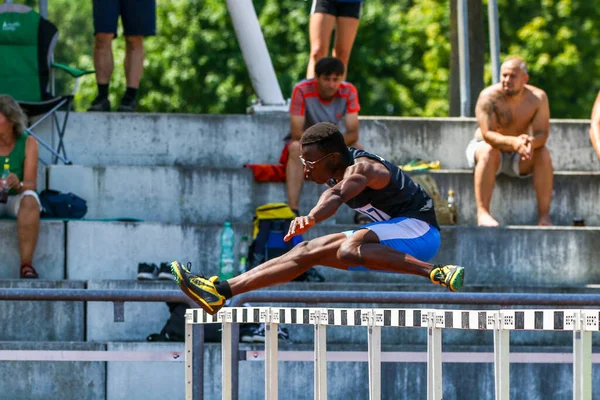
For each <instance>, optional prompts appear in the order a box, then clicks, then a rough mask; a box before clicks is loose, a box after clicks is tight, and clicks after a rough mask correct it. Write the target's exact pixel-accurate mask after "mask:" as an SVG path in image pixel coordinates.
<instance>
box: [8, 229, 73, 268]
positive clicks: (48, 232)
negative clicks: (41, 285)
mask: <svg viewBox="0 0 600 400" xmlns="http://www.w3.org/2000/svg"><path fill="white" fill-rule="evenodd" d="M0 237H2V244H1V245H0V279H18V278H19V276H20V275H19V274H20V272H19V266H20V265H21V261H20V255H19V241H18V239H17V221H16V220H14V219H12V220H9V219H0ZM65 249H66V244H65V224H64V222H62V221H55V220H42V221H41V223H40V233H39V236H38V242H37V247H36V250H35V253H34V256H33V265H34V266H35V269H36V270H37V272H38V274H40V277H41V278H42V279H64V277H65V270H64V266H65Z"/></svg>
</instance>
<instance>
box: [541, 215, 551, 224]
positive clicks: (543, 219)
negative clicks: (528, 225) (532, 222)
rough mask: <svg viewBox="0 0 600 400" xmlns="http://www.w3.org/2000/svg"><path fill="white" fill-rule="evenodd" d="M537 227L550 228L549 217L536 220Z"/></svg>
mask: <svg viewBox="0 0 600 400" xmlns="http://www.w3.org/2000/svg"><path fill="white" fill-rule="evenodd" d="M538 226H552V221H550V216H549V215H545V216H543V217H539V218H538Z"/></svg>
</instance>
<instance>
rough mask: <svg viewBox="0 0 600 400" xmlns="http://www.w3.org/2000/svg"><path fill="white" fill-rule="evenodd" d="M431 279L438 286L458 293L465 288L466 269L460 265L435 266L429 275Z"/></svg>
mask: <svg viewBox="0 0 600 400" xmlns="http://www.w3.org/2000/svg"><path fill="white" fill-rule="evenodd" d="M429 279H431V282H433V283H435V284H436V285H442V286H444V287H447V288H448V289H450V290H451V291H452V292H458V291H460V290H461V289H462V287H463V281H464V279H465V269H464V268H463V267H459V266H458V265H435V266H434V267H433V269H432V270H431V272H430V273H429Z"/></svg>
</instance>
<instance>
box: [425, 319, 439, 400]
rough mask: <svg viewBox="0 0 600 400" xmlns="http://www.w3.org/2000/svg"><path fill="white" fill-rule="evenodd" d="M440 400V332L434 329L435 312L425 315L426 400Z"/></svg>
mask: <svg viewBox="0 0 600 400" xmlns="http://www.w3.org/2000/svg"><path fill="white" fill-rule="evenodd" d="M441 399H442V330H441V329H439V328H436V327H435V312H433V311H430V312H428V313H427V400H441Z"/></svg>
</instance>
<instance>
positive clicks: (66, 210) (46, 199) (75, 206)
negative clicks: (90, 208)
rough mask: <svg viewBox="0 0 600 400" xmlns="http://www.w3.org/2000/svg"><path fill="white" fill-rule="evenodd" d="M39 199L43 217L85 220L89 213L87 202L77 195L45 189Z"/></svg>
mask: <svg viewBox="0 0 600 400" xmlns="http://www.w3.org/2000/svg"><path fill="white" fill-rule="evenodd" d="M39 197H40V202H41V203H42V208H43V211H42V217H46V218H83V216H84V215H85V214H86V213H87V202H86V201H85V200H84V199H82V198H81V197H79V196H77V195H76V194H73V193H61V192H59V191H58V190H52V189H45V190H43V191H42V192H41V193H40V195H39Z"/></svg>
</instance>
